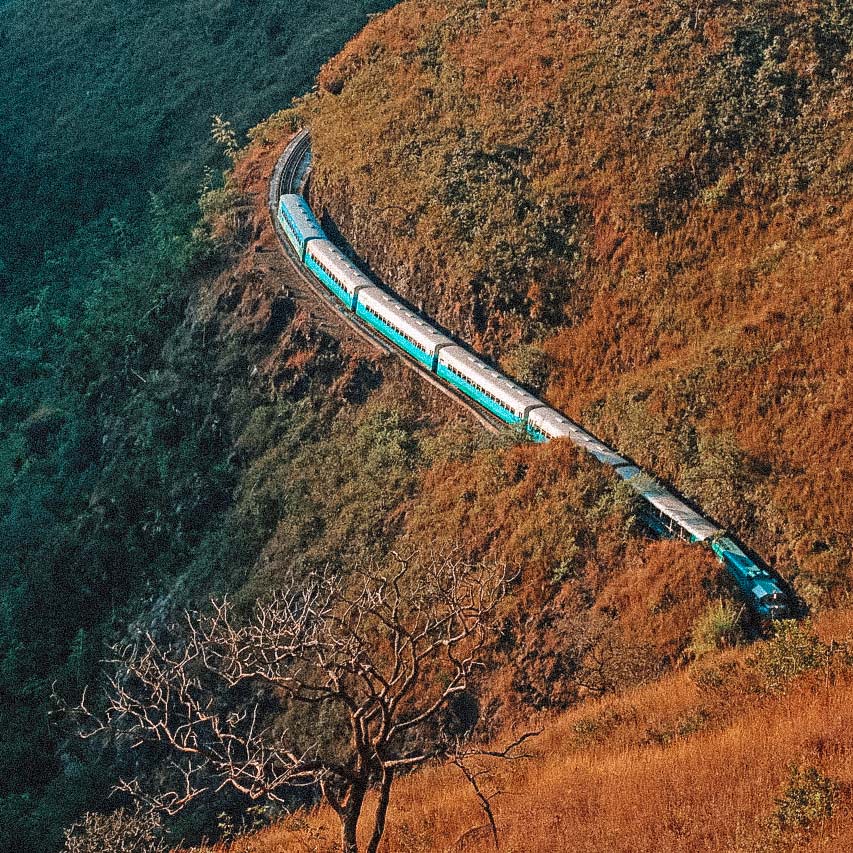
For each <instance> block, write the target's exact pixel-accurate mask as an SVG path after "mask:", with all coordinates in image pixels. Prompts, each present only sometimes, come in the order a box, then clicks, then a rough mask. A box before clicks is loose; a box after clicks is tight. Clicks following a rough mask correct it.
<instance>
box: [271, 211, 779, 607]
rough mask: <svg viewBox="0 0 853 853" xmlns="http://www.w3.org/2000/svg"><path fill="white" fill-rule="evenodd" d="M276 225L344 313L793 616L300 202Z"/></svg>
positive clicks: (701, 520) (671, 498)
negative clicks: (587, 467)
mask: <svg viewBox="0 0 853 853" xmlns="http://www.w3.org/2000/svg"><path fill="white" fill-rule="evenodd" d="M277 218H278V222H279V225H280V226H281V228H282V230H283V232H284V234H285V235H286V237H287V240H288V242H289V243H290V245H291V246H292V248H293V251H294V253H295V254H296V256H297V257H298V258H299V261H300V262H301V263H302V264H304V265H305V266H306V267H307V268H308V269H309V270H310V271H311V272H312V273H313V274H314V276H315V277H316V278H317V279H318V280H319V281H320V282H321V283H322V284H323V285H324V286H325V287H326V288H327V289H328V290H329V291H330V292H331V293H332V294H333V295H334V296H335V297H336V298H337V299H339V300H340V301H341V302H342V303H343V304H344V306H346V308H347V309H348V310H349V311H352V312H353V313H355V314H356V315H357V316H358V317H360V318H361V319H362V320H363V321H364V322H365V323H367V324H368V325H369V326H371V327H372V328H373V329H375V330H376V331H377V332H379V334H381V335H382V336H383V337H384V338H386V339H387V340H389V341H391V342H392V343H393V344H395V345H396V346H397V347H399V348H400V349H401V350H403V351H404V352H405V353H407V354H408V355H409V356H411V357H412V358H413V359H415V360H417V361H418V362H419V363H420V364H421V365H423V366H424V367H426V368H427V369H428V370H430V371H431V372H432V373H434V374H435V375H436V376H438V377H439V378H440V379H443V380H444V381H445V382H447V383H448V384H450V385H452V386H453V387H454V388H457V389H458V390H459V391H461V392H462V393H463V394H465V396H466V397H468V398H470V399H471V400H473V401H474V402H476V403H478V404H479V405H480V406H482V407H483V408H484V409H486V410H487V411H489V412H491V413H492V414H493V415H495V416H496V417H497V418H499V419H500V420H501V421H503V422H504V423H506V424H509V425H510V426H513V427H516V428H518V429H522V430H524V431H525V432H526V433H527V434H528V435H529V436H530V438H531V439H532V440H534V441H537V442H546V441H551V440H552V439H560V438H565V439H568V440H569V441H571V442H572V443H573V444H574V445H576V446H577V447H579V448H581V449H582V450H584V451H585V452H587V453H589V454H590V455H591V456H593V457H595V459H597V460H598V461H599V462H601V463H603V464H604V465H607V466H609V467H610V468H612V469H613V470H614V471H615V473H616V474H617V476H618V477H620V479H622V480H623V481H624V482H626V483H627V484H628V485H629V486H630V487H631V488H632V489H633V490H634V491H635V492H636V493H637V494H638V495H639V496H640V497H641V498H642V499H643V511H642V517H643V520H644V522H645V523H646V524H647V525H648V527H649V528H651V529H652V530H653V531H654V532H655V533H657V534H658V535H659V536H662V537H666V538H681V539H685V540H687V541H689V542H702V543H706V544H709V545H710V547H711V549H712V550H713V551H714V553H715V554H716V555H717V557H718V559H719V560H720V562H721V563H722V564H723V566H724V567H725V569H726V571H727V572H728V574H729V575H730V576H731V577H732V579H733V580H734V582H735V584H736V585H737V587H738V589H739V590H740V593H741V595H742V596H743V597H744V599H745V601H746V602H747V604H748V605H749V606H750V608H751V610H752V611H753V612H754V613H755V614H756V616H757V617H758V618H759V620H760V621H761V622H767V621H771V620H775V619H784V618H787V617H789V616H790V615H791V607H790V601H789V599H788V596H787V595H786V594H785V593H784V592H783V590H782V588H781V587H780V585H779V582H778V581H777V580H776V579H775V578H774V577H773V575H771V574H770V572H769V571H767V570H766V569H764V568H762V567H761V566H759V565H758V564H757V563H756V562H755V561H754V560H752V559H751V558H750V557H748V556H747V555H746V554H745V553H744V552H743V550H742V549H741V548H740V547H738V545H737V544H736V543H735V542H734V541H733V540H732V539H731V537H729V536H727V535H726V533H725V531H724V530H723V529H722V528H721V527H719V526H718V525H716V524H714V523H713V522H711V521H709V520H708V519H707V518H705V517H704V516H702V515H701V514H700V513H698V512H696V510H694V509H693V508H692V507H690V506H689V505H688V504H686V503H685V502H684V501H683V500H681V499H680V498H679V497H677V496H676V495H674V494H673V493H672V492H670V491H669V490H668V489H666V488H664V487H663V486H662V485H661V484H660V483H658V482H656V481H655V480H654V479H653V478H652V477H650V476H649V475H648V474H646V473H645V472H643V471H642V470H641V469H640V468H638V467H637V466H636V465H633V464H632V463H631V462H630V461H629V460H627V459H625V458H624V457H623V456H620V455H619V454H618V453H617V452H616V451H614V450H613V449H612V448H610V447H608V446H607V445H606V444H604V442H602V441H600V440H599V439H597V438H596V437H595V436H594V435H591V434H590V433H588V432H587V431H586V430H584V429H583V428H582V427H581V426H579V425H578V424H576V423H575V422H574V421H572V420H571V419H570V418H567V417H566V416H565V415H563V414H561V413H560V412H558V411H556V410H555V409H552V408H550V407H549V406H546V405H545V404H544V403H543V402H541V400H539V399H537V398H536V397H534V396H533V395H532V394H530V393H529V392H528V391H525V390H524V389H523V388H522V387H521V386H520V385H517V384H516V383H515V382H513V381H512V380H510V379H508V378H507V377H506V376H504V375H503V374H502V373H500V372H499V371H497V370H495V369H494V368H493V367H491V366H489V365H488V364H486V362H484V361H483V360H482V359H480V358H478V357H477V356H476V355H474V354H473V353H471V352H470V351H469V350H467V349H465V347H462V346H459V345H458V344H457V343H456V342H455V341H453V340H452V339H451V338H449V337H447V336H446V335H444V334H442V333H441V332H439V331H438V330H437V329H436V328H435V327H434V326H433V325H432V324H431V323H429V322H428V321H427V320H425V319H424V318H422V317H420V316H418V315H417V314H415V313H414V312H412V311H410V310H409V309H408V308H406V307H405V306H404V305H403V304H402V303H401V302H400V301H399V300H397V299H395V298H394V297H393V296H392V295H391V294H390V293H388V291H386V290H384V289H383V288H381V287H378V286H377V285H376V284H375V282H373V281H372V280H371V279H370V278H368V277H367V276H366V275H365V274H364V273H363V272H361V270H359V269H358V267H356V265H355V264H354V263H353V262H352V261H351V260H350V259H349V258H348V257H347V256H346V255H345V254H344V253H343V252H342V251H341V250H340V249H339V248H338V247H337V246H335V245H334V243H332V242H331V241H330V240H329V239H328V237H327V236H326V234H325V232H324V231H323V229H322V227H321V226H320V223H319V222H318V221H317V219H316V217H315V216H314V214H313V212H312V211H311V208H310V207H309V206H308V204H307V203H306V201H305V199H304V198H302V196H299V195H293V194H287V195H282V196H281V198H280V199H279V203H278V217H277Z"/></svg>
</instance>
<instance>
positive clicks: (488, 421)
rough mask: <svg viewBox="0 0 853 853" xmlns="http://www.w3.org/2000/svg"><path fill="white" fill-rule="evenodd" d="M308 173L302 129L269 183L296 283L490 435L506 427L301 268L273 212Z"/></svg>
mask: <svg viewBox="0 0 853 853" xmlns="http://www.w3.org/2000/svg"><path fill="white" fill-rule="evenodd" d="M310 172H311V137H310V136H309V134H308V131H307V130H301V131H299V133H297V134H296V136H294V137H293V139H292V140H291V141H290V144H289V145H288V146H287V148H285V150H284V152H283V153H282V155H281V157H279V159H278V162H277V163H276V166H275V169H274V170H273V174H272V178H271V180H270V191H269V214H270V219H271V220H272V226H273V229H274V230H275V234H276V238H277V239H278V242H279V245H280V246H281V248H282V250H283V252H284V254H285V255H286V257H287V259H288V260H289V261H290V265H291V267H292V268H293V271H294V274H295V275H296V276H298V278H299V281H300V282H301V283H302V284H304V285H305V286H306V288H307V289H308V290H310V291H311V293H312V294H313V295H314V296H315V297H316V298H317V299H319V300H320V301H321V302H322V303H323V305H325V306H326V307H327V308H329V309H331V310H332V311H334V313H335V315H336V317H337V318H338V319H340V320H341V321H342V322H343V323H345V324H346V326H347V327H348V329H349V330H350V331H352V332H354V333H355V334H356V335H358V337H360V338H361V339H362V340H364V341H366V342H367V343H369V344H370V345H371V346H372V347H374V348H375V349H377V350H379V351H380V352H381V353H382V354H383V355H384V356H387V357H389V358H390V357H396V358H398V359H399V360H400V361H402V362H403V364H405V365H406V367H407V368H408V369H409V370H411V371H413V372H414V373H417V374H418V376H419V377H420V378H421V379H423V381H424V382H427V383H429V385H431V386H432V387H433V388H435V389H436V390H437V391H439V392H441V393H442V394H443V395H444V396H445V397H448V398H449V399H451V400H452V401H453V402H454V403H456V404H457V405H459V406H462V407H463V408H464V409H465V411H466V412H467V413H468V414H469V415H470V416H471V417H472V418H474V419H475V420H476V421H477V422H478V423H479V424H481V425H482V426H483V427H485V428H486V429H487V430H489V431H490V432H492V433H498V432H500V431H501V430H502V429H505V428H506V427H505V425H504V424H503V423H501V422H500V421H499V420H498V419H497V418H493V417H491V416H490V415H487V414H485V413H483V412H482V411H481V410H480V409H478V408H477V407H476V405H475V404H473V403H471V401H470V400H468V399H467V398H466V397H465V396H464V395H463V394H461V393H459V392H458V391H456V390H455V389H453V388H449V387H448V386H446V385H445V384H444V383H442V382H441V381H440V380H438V379H436V377H435V376H434V374H432V373H430V372H429V371H427V370H425V369H424V368H423V367H421V365H420V364H419V363H418V362H417V361H415V360H414V359H413V358H410V357H409V356H408V355H406V354H405V353H404V352H402V351H400V350H398V349H397V348H396V347H393V346H391V345H390V344H388V343H387V342H386V341H385V340H383V339H382V338H381V337H380V336H379V335H377V334H376V333H375V332H374V331H373V330H372V329H371V328H370V326H368V325H366V324H365V323H363V322H362V321H361V320H359V319H358V318H357V317H356V316H355V315H353V314H350V313H348V312H347V311H346V310H345V309H344V308H343V307H342V306H341V304H340V303H339V302H338V301H337V300H336V299H335V297H334V296H332V295H331V294H330V293H329V291H328V290H327V289H326V288H325V287H324V286H323V285H322V284H320V283H319V282H318V281H317V280H316V279H315V278H314V277H313V276H312V275H311V274H310V273H309V272H308V271H307V270H306V269H305V267H304V266H302V264H301V263H299V259H298V258H297V257H296V256H295V255H294V253H293V250H292V248H291V246H290V242H289V241H288V239H287V237H285V235H284V233H283V231H282V229H281V225H280V224H279V222H278V217H277V216H276V209H277V207H278V200H279V197H280V196H282V195H284V194H287V193H299V194H301V193H302V192H303V191H304V189H305V186H306V185H307V183H308V179H309V177H310Z"/></svg>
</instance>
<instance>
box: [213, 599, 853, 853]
mask: <svg viewBox="0 0 853 853" xmlns="http://www.w3.org/2000/svg"><path fill="white" fill-rule="evenodd" d="M816 627H817V629H818V633H819V634H820V635H821V637H822V638H823V639H824V640H825V641H828V640H831V639H835V640H838V639H841V638H844V637H849V636H850V632H851V629H853V612H851V611H836V612H834V613H829V614H826V615H824V616H823V617H822V618H821V619H820V620H818V622H817V624H816ZM751 654H752V650H749V649H747V650H743V649H737V650H730V651H726V652H721V653H719V654H716V655H712V656H710V657H706V658H703V659H702V660H701V661H700V662H699V663H697V664H694V665H693V666H692V667H691V668H685V669H683V670H681V671H679V672H676V673H674V674H672V675H669V676H667V677H665V678H663V679H661V680H659V681H657V682H654V683H651V684H648V685H645V686H643V687H639V688H635V689H634V690H632V691H629V692H626V693H623V694H621V695H617V696H612V697H609V698H606V699H602V700H596V701H588V702H586V703H584V704H582V705H580V706H579V707H577V708H575V709H573V710H572V711H571V712H569V713H566V714H563V715H561V716H559V717H556V718H542V719H541V720H540V721H539V723H538V724H539V725H540V726H541V727H542V728H543V732H542V734H541V735H540V736H539V737H538V738H536V739H535V741H534V746H533V747H532V748H531V750H530V752H531V754H532V755H533V757H532V758H531V759H530V760H526V761H519V762H515V763H511V764H507V763H503V764H501V765H496V766H495V772H494V776H493V777H492V778H490V779H488V780H487V781H486V783H485V784H484V787H485V788H487V790H500V791H503V793H502V794H500V795H499V796H497V797H495V798H494V800H493V808H494V812H495V818H496V822H497V827H498V831H499V833H500V836H499V840H500V849H501V850H504V851H515V853H521V851H524V853H546V851H548V853H550V851H562V850H565V851H577V853H593V851H596V853H599V851H600V853H615V851H626V853H627V851H630V853H642V852H643V851H649V853H651V851H655V852H656V853H657V851H693V850H696V851H744V853H746V851H765V850H766V851H771V850H773V851H775V850H794V849H796V850H798V851H800V850H802V851H845V850H853V810H851V801H850V790H851V785H853V749H851V732H853V674H851V673H849V672H846V673H845V674H844V675H843V676H837V677H832V678H830V677H828V675H827V674H826V673H823V672H817V673H813V674H811V675H808V676H802V677H800V678H799V679H797V680H795V681H794V682H792V683H791V684H790V685H789V688H788V690H787V691H786V692H785V693H782V694H777V695H773V694H768V693H766V692H762V691H756V690H755V689H754V686H753V687H752V688H751V687H750V682H749V678H748V677H744V676H745V674H746V673H748V671H749V666H748V664H747V663H746V661H747V659H748V657H749V656H750V655H751ZM726 665H729V666H730V667H731V668H732V670H733V671H737V672H739V673H740V676H739V677H738V678H737V679H735V680H734V681H733V682H732V683H731V684H729V685H727V686H726V688H725V690H724V691H719V692H715V691H714V690H713V689H708V688H707V687H706V688H703V687H701V686H700V683H701V682H702V679H701V678H700V677H699V675H698V673H700V672H701V671H702V670H703V669H707V668H708V667H714V668H720V667H722V668H725V667H726ZM794 766H802V767H805V766H813V767H816V768H817V769H818V770H819V771H820V772H821V773H823V774H824V775H826V776H828V777H829V778H830V779H832V780H833V781H834V782H835V783H836V784H837V786H838V788H837V790H838V796H837V798H836V803H835V808H834V812H833V814H832V816H831V817H830V818H828V819H826V820H824V821H822V822H819V823H818V824H817V825H812V826H811V827H810V828H808V827H807V828H805V829H800V830H798V831H796V830H795V831H791V830H788V831H786V832H780V831H775V832H774V828H773V815H774V812H775V810H776V808H777V804H776V800H777V798H778V797H779V796H780V795H781V794H782V792H783V791H784V790H785V789H786V786H787V785H788V783H789V781H790V778H791V773H792V768H793V767H794ZM484 823H485V820H484V815H483V813H482V811H481V810H480V809H479V806H478V804H477V802H476V799H475V797H474V795H473V793H472V792H471V790H470V789H469V788H468V787H467V783H466V782H465V781H464V779H463V778H462V776H461V773H460V772H459V771H458V770H457V769H456V768H455V767H452V766H434V767H430V768H427V769H425V770H422V771H420V772H418V773H415V774H412V775H411V776H409V777H408V778H405V779H402V780H400V781H399V782H398V783H397V786H396V788H395V791H394V794H393V797H392V807H391V810H390V813H389V821H388V831H387V833H386V837H385V840H384V842H383V846H382V848H381V849H382V850H383V851H386V853H392V851H393V852H394V853H415V851H433V850H436V851H439V850H440V851H445V850H446V851H454V850H459V851H461V850H465V851H489V850H494V844H493V842H492V840H491V836H490V834H489V833H488V831H487V830H486V829H485V827H484ZM336 842H337V823H336V818H335V816H334V814H333V813H332V812H331V811H330V810H328V809H326V808H319V809H317V810H315V811H314V812H312V813H310V814H308V815H302V816H299V815H296V816H294V817H292V818H291V819H290V820H289V821H285V822H283V823H281V824H279V825H277V826H274V827H271V828H269V829H267V830H264V831H262V832H260V833H258V834H256V835H254V836H251V837H247V838H245V839H241V840H240V841H239V842H236V843H235V844H233V845H232V846H231V847H229V848H220V849H222V850H227V851H228V853H249V851H252V853H290V852H291V851H294V853H295V851H308V850H315V851H318V853H319V851H333V850H335V849H336Z"/></svg>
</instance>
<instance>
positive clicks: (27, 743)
mask: <svg viewBox="0 0 853 853" xmlns="http://www.w3.org/2000/svg"><path fill="white" fill-rule="evenodd" d="M387 5H389V4H388V3H387V2H383V0H364V2H358V3H355V4H343V3H340V2H337V1H336V0H323V2H319V3H318V2H299V3H283V2H274V3H271V4H270V3H266V4H255V3H252V4H248V5H246V4H241V3H236V2H235V3H231V2H224V3H222V2H213V0H201V2H194V3H178V4H175V3H164V2H159V0H147V2H145V3H143V4H142V5H141V6H137V7H134V8H129V7H126V6H120V5H118V4H116V3H114V2H111V0H98V2H95V3H93V4H89V5H88V6H86V8H85V10H83V9H81V7H80V6H79V4H75V3H71V2H68V0H50V2H48V3H46V4H43V5H42V6H41V7H40V9H39V15H38V16H36V17H33V15H32V10H31V8H30V5H29V4H27V3H25V2H21V0H11V2H9V3H4V4H3V7H4V8H3V17H2V20H0V80H2V81H3V83H2V84H0V247H2V248H0V253H1V254H2V260H0V293H2V295H3V298H4V311H3V314H2V317H0V540H2V542H3V550H2V554H0V731H2V732H3V736H2V742H0V771H2V779H0V849H2V850H7V849H9V850H11V849H14V850H16V851H20V853H27V851H40V853H41V851H46V850H49V849H51V848H52V847H53V846H55V845H57V844H58V843H59V842H60V840H61V828H62V826H63V825H67V824H68V823H69V822H70V820H71V819H72V818H73V817H74V816H76V815H77V814H79V812H80V811H81V810H82V808H83V807H85V805H86V804H87V803H88V802H90V801H92V799H93V798H94V800H96V801H97V800H99V799H100V798H101V797H102V796H103V794H104V792H105V784H106V782H105V780H106V778H107V777H108V775H109V773H108V768H104V767H101V768H100V769H98V767H97V766H96V764H93V763H92V762H91V761H88V760H84V759H85V758H86V756H85V755H84V754H82V753H80V752H79V751H78V750H76V749H75V748H73V746H72V745H71V744H70V743H66V742H64V740H63V737H64V730H63V729H62V727H61V726H56V725H52V722H51V720H50V719H49V714H48V712H49V708H50V703H49V697H50V694H51V690H52V686H53V684H54V682H55V683H56V689H57V690H58V691H70V692H73V691H75V690H79V689H80V687H81V685H82V684H84V683H86V682H87V681H90V680H92V678H93V675H94V673H95V672H96V669H97V665H98V664H97V662H98V660H99V658H100V656H101V654H102V640H103V638H104V636H108V635H111V634H112V633H113V632H114V631H115V630H117V629H119V628H120V626H121V625H122V623H123V622H125V621H126V620H127V619H129V618H134V617H135V616H136V615H138V613H139V610H140V602H142V601H150V600H152V599H156V598H157V597H159V596H161V595H163V594H164V593H165V591H166V590H168V589H170V588H171V587H172V585H173V584H174V583H175V579H176V578H178V577H181V578H183V579H184V580H182V582H181V583H182V588H184V589H187V590H189V589H191V588H192V586H193V579H195V582H197V583H199V584H200V583H201V582H202V580H201V579H202V578H203V579H204V581H205V583H206V584H207V585H209V586H211V587H214V588H219V587H227V586H228V585H230V584H231V583H233V582H235V580H236V579H240V578H242V577H244V575H245V570H246V566H247V564H248V563H250V562H251V560H252V558H253V555H254V554H255V553H257V549H258V548H259V547H260V544H261V543H262V537H259V538H255V539H252V538H251V537H250V538H249V539H248V540H247V539H246V538H245V537H241V536H237V535H230V534H229V531H231V528H229V527H228V524H227V523H224V522H223V519H224V518H226V517H227V510H228V508H229V507H231V506H232V505H233V502H234V498H233V495H234V492H235V489H236V488H237V484H238V481H239V474H240V467H241V457H240V455H239V454H235V453H233V452H232V450H233V443H234V441H235V440H236V436H237V435H238V434H239V432H240V430H241V428H242V424H243V423H244V422H245V421H246V419H247V418H248V416H249V413H250V411H251V408H252V406H253V405H254V404H255V403H256V402H258V401H259V399H260V398H259V397H258V396H257V389H254V388H247V387H246V382H245V377H246V375H247V369H246V361H245V359H246V354H245V353H244V352H243V350H242V349H241V347H242V346H243V345H244V344H245V342H244V341H238V340H234V341H232V342H231V343H230V344H223V345H221V346H220V345H219V344H218V342H216V341H215V329H213V328H207V327H206V326H205V325H204V324H199V325H196V326H193V325H192V324H191V323H187V324H184V322H183V321H184V317H185V312H186V309H187V305H188V303H189V301H190V299H191V297H192V294H193V291H194V289H195V287H196V284H197V281H198V278H199V276H202V275H205V274H207V273H208V272H211V271H213V270H214V269H215V265H216V264H217V263H218V260H217V257H216V247H215V246H213V245H212V244H211V242H210V241H209V240H208V239H206V237H205V236H204V233H203V230H202V231H200V230H199V229H197V228H196V227H195V226H196V224H197V222H198V219H199V215H200V211H199V207H198V204H197V197H198V184H199V182H200V181H201V179H202V175H203V171H204V167H205V165H208V166H210V167H212V168H213V169H214V170H216V169H221V168H222V167H223V166H225V165H227V160H226V158H223V156H222V153H221V150H220V148H219V147H217V146H215V145H213V144H211V142H210V141H209V137H210V121H211V116H212V115H213V114H218V113H222V114H223V115H225V116H226V117H228V118H229V119H231V120H233V122H234V124H235V126H236V127H237V128H238V129H239V130H240V131H242V130H244V129H245V128H246V127H247V126H248V125H249V124H251V123H253V122H254V121H257V120H258V119H260V118H262V117H264V116H265V115H267V114H269V113H270V112H272V111H274V110H275V109H280V108H281V107H284V106H287V104H288V102H289V100H290V98H292V97H294V96H297V95H300V94H301V93H302V92H303V91H304V90H305V89H306V88H308V87H309V86H310V84H311V80H312V79H313V76H314V74H315V73H316V70H317V68H318V67H319V65H320V63H321V62H322V61H324V60H325V59H326V58H328V56H330V55H331V54H332V53H333V52H334V51H335V50H336V49H337V48H338V47H339V46H340V45H341V44H342V43H343V41H344V40H345V39H346V38H347V37H348V36H349V35H351V34H352V33H353V32H355V30H356V29H357V28H358V27H359V26H361V25H362V24H363V23H364V21H365V20H366V14H367V13H369V12H372V11H376V10H378V9H382V8H384V7H385V6H387ZM238 526H239V525H238ZM231 532H233V531H231ZM187 594H189V593H187ZM132 602H135V604H132ZM53 722H57V721H55V720H54V721H53ZM60 722H61V721H60Z"/></svg>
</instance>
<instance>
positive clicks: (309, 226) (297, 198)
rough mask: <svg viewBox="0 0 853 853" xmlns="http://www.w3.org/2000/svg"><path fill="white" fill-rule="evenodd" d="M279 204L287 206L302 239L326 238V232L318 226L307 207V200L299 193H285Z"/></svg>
mask: <svg viewBox="0 0 853 853" xmlns="http://www.w3.org/2000/svg"><path fill="white" fill-rule="evenodd" d="M281 204H282V205H284V206H285V207H286V208H287V210H288V212H289V213H290V215H291V216H292V217H293V221H294V222H295V223H296V225H297V227H298V228H299V230H300V231H301V233H302V238H303V239H314V238H318V239H322V240H326V239H327V237H326V232H325V231H323V229H322V228H321V227H320V226H319V224H318V223H317V218H316V217H315V216H314V213H313V211H312V210H311V208H310V207H308V202H306V201H305V199H304V198H302V196H301V195H296V194H294V193H287V194H286V195H283V196H282V197H281Z"/></svg>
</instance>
